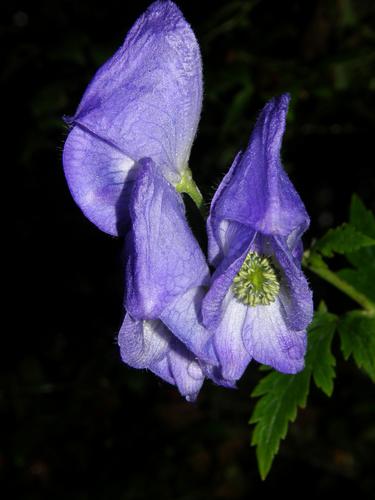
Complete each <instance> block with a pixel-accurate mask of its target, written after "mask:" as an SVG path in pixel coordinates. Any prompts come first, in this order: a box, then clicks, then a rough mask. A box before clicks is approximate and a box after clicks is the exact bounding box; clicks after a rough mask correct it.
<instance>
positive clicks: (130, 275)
mask: <svg viewBox="0 0 375 500" xmlns="http://www.w3.org/2000/svg"><path fill="white" fill-rule="evenodd" d="M130 217H131V221H132V228H131V231H130V232H129V234H128V237H127V248H128V253H129V255H130V256H129V259H128V263H127V271H126V274H127V294H126V308H127V310H128V311H129V312H130V314H131V315H132V316H133V317H134V318H137V319H155V318H158V317H160V314H161V312H162V311H163V310H164V309H165V307H166V306H167V305H168V304H170V303H171V302H173V301H174V300H175V299H176V298H177V297H181V296H182V295H183V294H184V293H185V292H186V291H187V290H189V289H190V288H194V287H197V286H200V285H202V284H205V283H207V282H208V279H209V270H208V267H207V264H206V260H205V258H204V255H203V253H202V251H201V249H200V247H199V245H198V243H197V241H196V240H195V238H194V236H193V234H192V232H191V230H190V228H189V226H188V224H187V221H186V218H185V213H184V206H183V203H182V199H181V196H180V195H179V194H178V193H177V192H176V191H175V189H174V188H173V187H172V186H171V185H170V184H169V183H168V182H167V181H166V180H165V179H164V178H163V176H162V175H161V174H160V172H159V171H158V170H157V168H156V167H155V165H154V163H153V162H152V160H149V159H148V160H147V159H145V160H142V161H141V162H139V169H138V171H137V179H136V180H135V181H134V187H133V191H132V197H131V202H130Z"/></svg>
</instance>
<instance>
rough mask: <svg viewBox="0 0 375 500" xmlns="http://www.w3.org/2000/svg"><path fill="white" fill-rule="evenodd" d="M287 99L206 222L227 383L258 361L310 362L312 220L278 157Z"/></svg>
mask: <svg viewBox="0 0 375 500" xmlns="http://www.w3.org/2000/svg"><path fill="white" fill-rule="evenodd" d="M288 103H289V96H288V95H282V96H281V97H278V98H275V99H272V100H271V101H270V102H269V103H268V104H267V105H266V106H265V108H264V109H263V111H262V112H261V114H260V116H259V118H258V120H257V123H256V125H255V129H254V131H253V133H252V135H251V138H250V142H249V145H248V147H247V149H246V151H245V152H244V153H243V154H242V155H241V154H239V155H237V157H236V158H235V160H234V163H233V165H232V167H231V169H230V171H229V172H228V173H227V175H226V176H225V178H224V179H223V181H222V183H221V185H220V186H219V188H218V190H217V192H216V194H215V196H214V199H213V201H212V205H211V211H210V216H209V218H208V221H207V227H208V236H209V259H210V262H211V263H212V264H213V265H214V266H215V267H216V270H215V273H214V275H213V278H212V283H211V287H210V290H209V292H208V293H207V295H206V296H205V298H204V300H203V306H202V314H203V322H204V324H205V326H206V327H207V328H208V329H210V330H211V331H213V332H214V340H213V342H214V348H215V351H216V353H217V356H218V358H219V361H220V364H221V370H222V376H223V377H224V378H226V379H228V380H233V381H235V380H237V379H239V378H240V377H241V375H242V373H243V372H244V370H245V368H246V366H247V365H248V363H249V362H250V360H251V359H252V358H253V359H255V360H256V361H258V362H260V363H264V364H266V365H270V366H272V367H274V368H275V369H276V370H279V371H281V372H284V373H296V372H298V371H300V370H302V369H303V366H304V354H305V350H306V327H307V326H308V324H309V323H310V321H311V319H312V314H313V304H312V295H311V291H310V290H309V287H308V284H307V281H306V278H305V276H304V274H303V273H302V271H301V257H302V243H301V235H302V234H303V233H304V231H305V230H306V228H307V227H308V225H309V217H308V215H307V213H306V210H305V208H304V205H303V203H302V201H301V199H300V197H299V196H298V194H297V192H296V191H295V189H294V187H293V185H292V183H291V182H290V180H289V179H288V177H287V175H286V173H285V171H284V169H283V167H282V164H281V161H280V148H281V141H282V136H283V133H284V129H285V119H286V113H287V109H288Z"/></svg>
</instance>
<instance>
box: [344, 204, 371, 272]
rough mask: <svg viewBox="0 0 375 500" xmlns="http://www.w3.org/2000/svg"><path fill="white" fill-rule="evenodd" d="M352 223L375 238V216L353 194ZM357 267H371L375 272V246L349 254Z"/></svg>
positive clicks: (350, 259) (360, 230)
mask: <svg viewBox="0 0 375 500" xmlns="http://www.w3.org/2000/svg"><path fill="white" fill-rule="evenodd" d="M350 224H351V225H352V226H354V227H355V228H356V230H357V231H359V232H361V233H362V234H364V235H366V236H369V237H370V238H373V239H375V216H374V214H373V213H372V212H371V211H370V210H367V209H366V207H365V206H364V204H363V203H362V201H361V200H360V198H358V196H357V195H353V197H352V202H351V206H350ZM347 258H348V260H349V261H350V262H351V263H352V264H353V265H354V266H356V267H357V268H364V269H371V270H372V271H373V272H374V273H375V247H374V246H370V247H364V248H361V249H359V250H357V251H355V252H353V253H350V254H348V255H347Z"/></svg>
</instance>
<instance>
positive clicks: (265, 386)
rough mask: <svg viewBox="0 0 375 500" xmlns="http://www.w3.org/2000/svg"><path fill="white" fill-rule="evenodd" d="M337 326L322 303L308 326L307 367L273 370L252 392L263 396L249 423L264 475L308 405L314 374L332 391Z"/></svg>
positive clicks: (324, 387) (254, 394)
mask: <svg viewBox="0 0 375 500" xmlns="http://www.w3.org/2000/svg"><path fill="white" fill-rule="evenodd" d="M335 327H336V316H334V315H333V314H330V313H328V312H326V311H325V310H324V307H323V306H322V307H321V310H320V311H319V312H317V313H316V314H315V316H314V321H313V322H312V324H311V326H310V328H309V336H308V350H307V355H306V367H305V369H304V370H303V371H302V372H300V373H298V374H296V375H285V374H283V373H279V372H276V371H273V372H271V373H269V374H268V375H266V376H265V377H264V378H262V379H261V381H260V382H259V384H258V385H257V386H256V387H255V389H254V391H253V393H252V397H260V399H259V401H258V402H257V404H256V405H255V408H254V412H253V415H252V416H251V419H250V422H249V423H251V424H255V428H254V432H253V435H252V440H251V444H252V445H255V446H256V447H257V450H256V453H257V460H258V467H259V472H260V475H261V477H262V479H265V478H266V476H267V474H268V472H269V471H270V468H271V465H272V462H273V459H274V457H275V455H276V453H277V452H278V450H279V446H280V441H281V440H282V439H284V438H285V436H286V434H287V431H288V425H289V422H293V421H294V420H295V418H296V416H297V410H298V408H299V407H302V408H303V407H305V405H306V400H307V396H308V392H309V387H310V380H311V376H313V378H314V381H315V384H316V385H317V386H318V387H319V388H320V389H321V390H322V391H323V392H325V394H327V395H328V396H330V395H331V394H332V391H333V380H334V377H335V370H334V366H335V358H334V357H333V355H332V352H331V344H332V338H333V334H334V331H335Z"/></svg>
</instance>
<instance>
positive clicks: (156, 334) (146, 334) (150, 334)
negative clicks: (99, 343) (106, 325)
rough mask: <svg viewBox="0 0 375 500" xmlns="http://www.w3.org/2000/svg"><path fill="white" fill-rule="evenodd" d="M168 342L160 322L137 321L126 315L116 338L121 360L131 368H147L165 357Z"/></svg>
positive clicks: (168, 338)
mask: <svg viewBox="0 0 375 500" xmlns="http://www.w3.org/2000/svg"><path fill="white" fill-rule="evenodd" d="M170 340H171V333H170V332H169V331H168V330H167V329H166V328H165V327H164V325H163V323H162V322H161V321H158V320H151V321H137V320H135V319H133V318H132V317H131V316H130V314H129V313H126V315H125V319H124V321H123V324H122V326H121V329H120V332H119V336H118V344H119V346H120V352H121V358H122V360H123V362H124V363H126V364H127V365H129V366H132V367H133V368H149V367H150V366H151V364H153V363H155V362H158V361H160V360H161V359H162V358H164V357H165V356H166V355H167V352H168V350H169V343H170Z"/></svg>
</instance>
